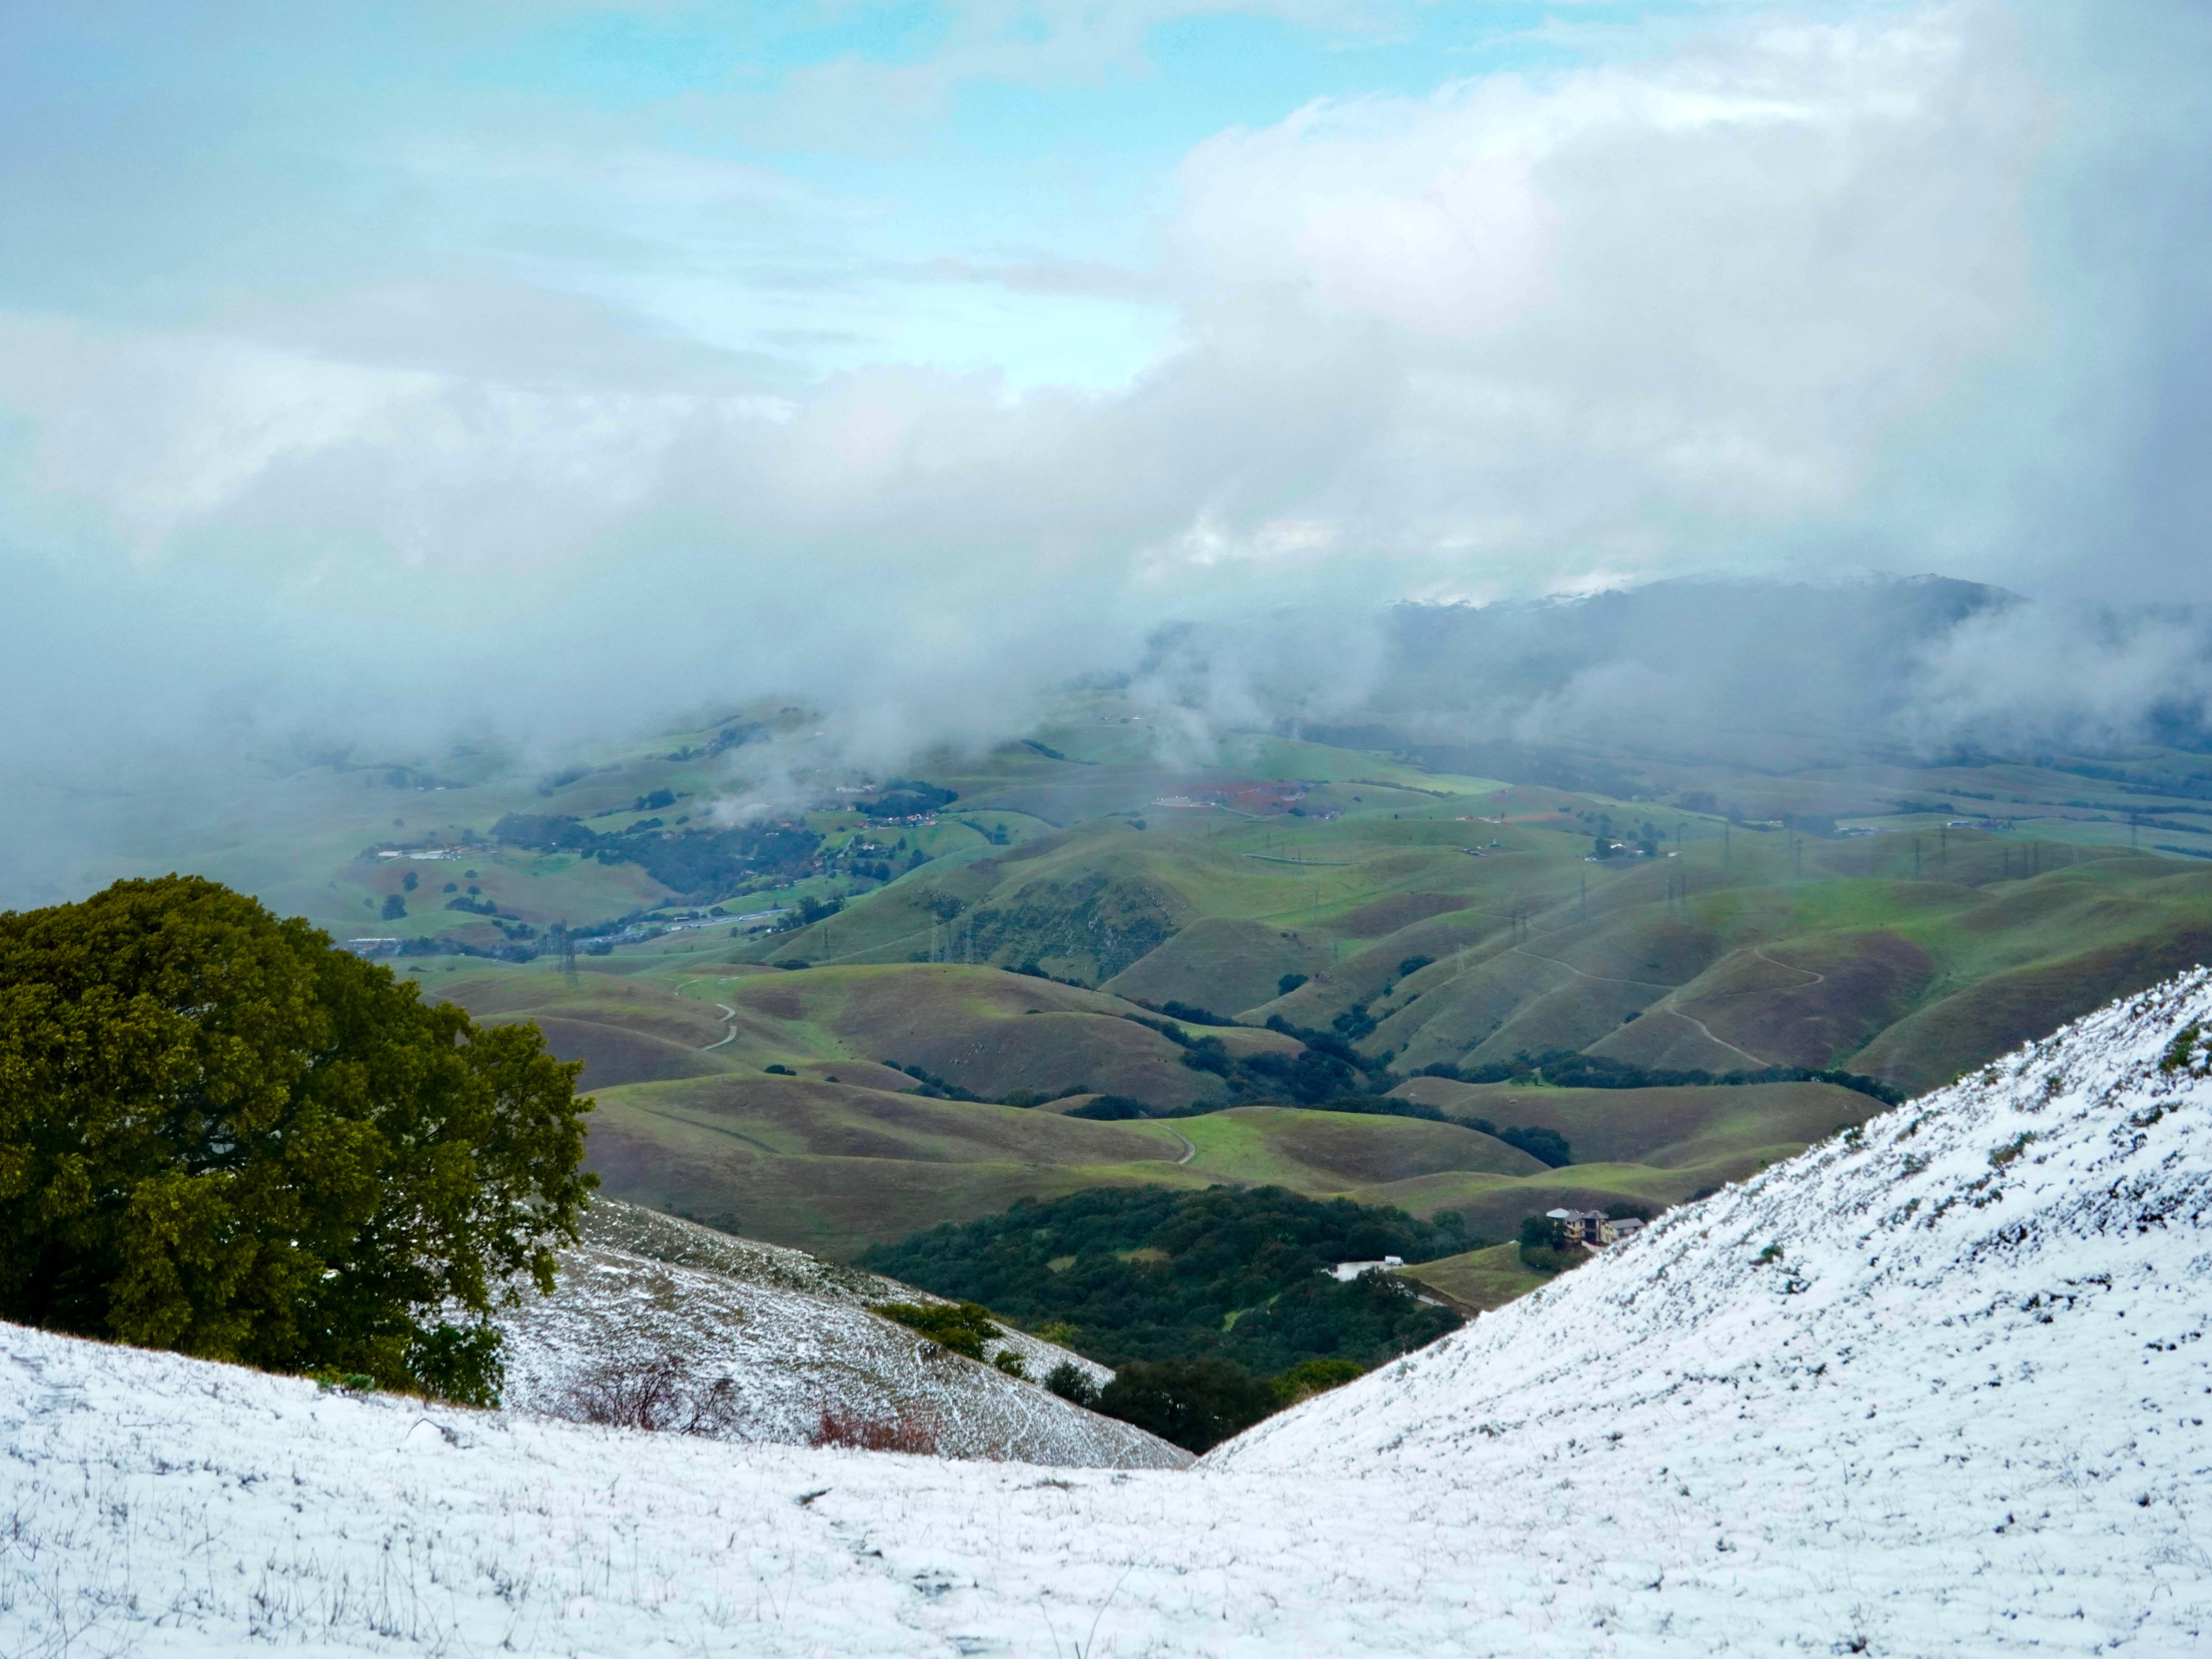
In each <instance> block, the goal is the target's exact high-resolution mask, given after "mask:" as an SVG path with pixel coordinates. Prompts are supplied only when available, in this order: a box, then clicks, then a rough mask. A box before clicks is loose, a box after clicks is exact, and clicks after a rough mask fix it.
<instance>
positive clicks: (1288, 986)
mask: <svg viewBox="0 0 2212 1659" xmlns="http://www.w3.org/2000/svg"><path fill="white" fill-rule="evenodd" d="M1305 982H1306V976H1305V975H1304V974H1285V975H1284V976H1282V977H1281V979H1279V980H1277V981H1275V995H1277V996H1288V995H1290V994H1291V993H1292V992H1293V991H1294V990H1296V989H1297V988H1299V987H1300V986H1301V985H1303V984H1304V983H1305Z"/></svg>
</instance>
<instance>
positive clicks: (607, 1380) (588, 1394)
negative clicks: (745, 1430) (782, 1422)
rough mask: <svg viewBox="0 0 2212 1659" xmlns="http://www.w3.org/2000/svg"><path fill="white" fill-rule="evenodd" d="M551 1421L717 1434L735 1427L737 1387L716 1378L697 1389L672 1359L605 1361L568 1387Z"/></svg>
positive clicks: (670, 1355) (684, 1368)
mask: <svg viewBox="0 0 2212 1659" xmlns="http://www.w3.org/2000/svg"><path fill="white" fill-rule="evenodd" d="M553 1415H555V1416H556V1417H565V1418H567V1419H568V1420H569V1421H570V1422H572V1423H602V1424H605V1425H607V1427H613V1428H642V1429H645V1430H648V1431H651V1432H653V1433H677V1434H721V1433H728V1431H729V1430H730V1429H732V1428H734V1427H735V1426H736V1421H737V1385H736V1383H734V1382H732V1381H731V1380H730V1379H729V1378H728V1377H727V1376H718V1377H716V1378H715V1380H714V1381H713V1382H712V1383H708V1384H706V1385H705V1386H704V1387H701V1386H700V1385H699V1383H697V1381H696V1379H695V1378H694V1377H693V1376H692V1374H691V1368H690V1365H689V1364H688V1363H686V1362H685V1361H684V1360H683V1358H682V1357H680V1356H678V1355H676V1354H673V1353H663V1354H658V1355H656V1356H654V1357H652V1358H648V1359H615V1360H609V1361H607V1363H605V1364H603V1365H600V1366H598V1367H596V1368H594V1370H591V1371H588V1372H587V1373H586V1374H585V1375H584V1376H582V1377H580V1378H578V1379H577V1380H576V1381H575V1382H574V1383H570V1384H569V1387H568V1389H566V1390H565V1391H564V1392H563V1394H562V1395H561V1397H560V1398H559V1399H558V1400H557V1401H556V1402H555V1404H554V1407H553Z"/></svg>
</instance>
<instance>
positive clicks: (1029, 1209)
mask: <svg viewBox="0 0 2212 1659" xmlns="http://www.w3.org/2000/svg"><path fill="white" fill-rule="evenodd" d="M1458 1222H1459V1217H1457V1216H1451V1217H1449V1218H1448V1219H1446V1218H1444V1217H1440V1218H1439V1220H1438V1221H1437V1222H1426V1221H1420V1220H1417V1219H1415V1218H1414V1217H1412V1216H1409V1215H1408V1214H1406V1213H1405V1212H1404V1211H1402V1210H1387V1209H1382V1208H1379V1207H1376V1206H1373V1205H1360V1204H1355V1203H1353V1202H1352V1201H1351V1200H1350V1199H1348V1198H1335V1199H1327V1200H1323V1199H1316V1198H1301V1197H1300V1196H1299V1195H1298V1194H1296V1193H1294V1192H1286V1191H1285V1190H1283V1189H1282V1188H1281V1187H1259V1188H1254V1189H1249V1190H1242V1191H1240V1190H1237V1189H1234V1188H1230V1187H1224V1186H1216V1187H1209V1188H1208V1189H1206V1190H1205V1192H1182V1191H1177V1190H1175V1189H1173V1188H1167V1187H1156V1186H1154V1187H1112V1188H1099V1189H1095V1190H1093V1191H1090V1192H1077V1193H1071V1194H1070V1195H1069V1196H1068V1197H1066V1198H1055V1199H1052V1200H1049V1201H1045V1202H1039V1201H1036V1200H1033V1199H1024V1200H1022V1201H1021V1202H1020V1203H1019V1204H1017V1205H1014V1208H1013V1209H1011V1210H1009V1211H1006V1212H1005V1213H1003V1214H1001V1215H997V1216H988V1217H983V1218H982V1219H981V1220H977V1221H972V1222H968V1223H965V1224H960V1225H954V1224H950V1223H947V1224H944V1225H943V1226H939V1227H937V1228H934V1229H932V1230H930V1231H928V1232H925V1233H918V1234H916V1235H914V1236H912V1237H911V1238H908V1239H906V1240H904V1241H902V1242H901V1243H896V1244H889V1245H878V1246H876V1247H875V1248H874V1249H871V1250H869V1251H868V1253H867V1255H864V1256H863V1257H862V1258H861V1259H862V1261H863V1262H865V1263H866V1264H867V1265H868V1266H869V1267H871V1268H875V1269H876V1270H877V1271H879V1272H881V1273H885V1274H890V1275H891V1276H893V1277H894V1278H898V1279H901V1280H904V1281H906V1283H908V1284H912V1285H919V1286H920V1287H922V1288H924V1289H925V1290H929V1291H933V1292H935V1293H936V1294H938V1295H940V1296H950V1297H954V1298H957V1299H959V1300H963V1301H970V1302H977V1303H981V1304H983V1305H984V1306H988V1307H991V1308H993V1309H995V1310H996V1311H997V1312H998V1313H1000V1314H1001V1315H1002V1316H1004V1317H1007V1318H1009V1319H1015V1320H1017V1321H1019V1322H1020V1323H1021V1324H1022V1325H1026V1326H1028V1327H1029V1328H1032V1329H1035V1328H1037V1327H1039V1326H1041V1325H1047V1324H1053V1323H1058V1324H1063V1325H1067V1326H1070V1327H1072V1329H1073V1332H1074V1334H1073V1335H1072V1336H1071V1337H1070V1338H1067V1345H1068V1346H1070V1347H1072V1348H1074V1349H1076V1350H1077V1351H1078V1352H1080V1353H1083V1354H1085V1355H1087V1356H1089V1357H1091V1358H1093V1359H1096V1360H1098V1361H1100V1362H1101V1363H1105V1364H1109V1365H1122V1364H1124V1363H1127V1362H1128V1361H1130V1360H1133V1359H1145V1360H1155V1361H1166V1360H1186V1359H1200V1358H1215V1359H1223V1360H1227V1361H1230V1362H1231V1363H1235V1364H1236V1365H1238V1366H1240V1367H1241V1368H1243V1370H1246V1371H1248V1372H1249V1373H1251V1374H1253V1375H1255V1376H1275V1375H1278V1374H1279V1373H1281V1372H1283V1371H1285V1370H1288V1369H1290V1368H1291V1367H1292V1366H1294V1365H1296V1364H1298V1363H1300V1362H1301V1361H1304V1360H1309V1359H1332V1358H1333V1359H1345V1360H1350V1361H1351V1362H1353V1363H1356V1364H1357V1365H1359V1366H1362V1367H1365V1366H1369V1365H1373V1364H1376V1363H1381V1362H1382V1361H1383V1360H1386V1359H1389V1358H1391V1357H1394V1356H1395V1355H1397V1354H1401V1353H1403V1352H1405V1351H1407V1350H1408V1349H1412V1348H1417V1347H1419V1346H1421V1344H1425V1343H1428V1342H1432V1341H1433V1340H1434V1339H1435V1338H1438V1337H1440V1336H1441V1335H1443V1334H1444V1333H1445V1332H1446V1331H1449V1330H1452V1329H1453V1328H1454V1327H1456V1326H1457V1325H1459V1316H1458V1315H1457V1314H1455V1313H1451V1312H1450V1311H1449V1310H1448V1309H1446V1308H1441V1307H1438V1306H1433V1305H1431V1304H1429V1303H1427V1302H1423V1301H1421V1300H1419V1299H1418V1298H1417V1297H1416V1296H1415V1295H1414V1292H1413V1289H1412V1287H1411V1286H1409V1285H1408V1283H1407V1282H1406V1281H1403V1280H1402V1279H1400V1278H1397V1277H1396V1276H1395V1275H1392V1274H1367V1275H1365V1276H1363V1277H1362V1278H1358V1279H1355V1280H1353V1281H1351V1282H1349V1283H1339V1282H1338V1281H1336V1280H1334V1279H1332V1278H1331V1277H1329V1276H1328V1275H1327V1274H1325V1273H1324V1272H1323V1271H1322V1269H1323V1268H1326V1267H1328V1266H1329V1265H1331V1264H1332V1263H1334V1262H1344V1261H1373V1260H1376V1259H1377V1258H1380V1257H1382V1256H1384V1255H1402V1256H1403V1257H1405V1258H1406V1259H1407V1260H1408V1261H1409V1262H1419V1261H1427V1260H1431V1259H1433V1258H1434V1257H1437V1256H1440V1255H1456V1254H1458V1253H1459V1252H1460V1251H1462V1250H1465V1249H1471V1248H1472V1247H1473V1246H1474V1245H1475V1244H1476V1243H1480V1242H1481V1241H1479V1240H1474V1239H1470V1238H1469V1237H1468V1236H1467V1234H1466V1232H1465V1228H1464V1226H1462V1225H1459V1224H1458ZM1056 1263H1057V1264H1058V1265H1057V1266H1055V1264H1056Z"/></svg>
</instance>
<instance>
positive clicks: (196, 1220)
mask: <svg viewBox="0 0 2212 1659" xmlns="http://www.w3.org/2000/svg"><path fill="white" fill-rule="evenodd" d="M580 1069H581V1068H579V1067H577V1066H575V1065H563V1064H562V1063H560V1062H559V1061H556V1060H555V1059H554V1058H551V1057H550V1055H548V1054H547V1053H546V1052H545V1049H544V1044H543V1039H542V1038H541V1037H540V1035H539V1033H538V1031H537V1027H535V1026H530V1025H521V1026H504V1027H479V1026H477V1025H475V1024H474V1022H472V1021H471V1020H470V1019H469V1018H468V1016H467V1014H465V1013H463V1012H462V1011H461V1009H460V1008H458V1007H454V1006H453V1005H451V1004H449V1003H441V1004H439V1005H437V1006H435V1007H425V1006H424V1005H423V1002H422V1001H421V1000H420V996H419V993H418V989H417V988H416V986H414V985H412V984H410V983H407V982H402V981H398V980H396V979H395V978H394V977H393V976H392V974H391V970H390V969H387V968H385V967H382V966H380V965H378V964H376V963H370V962H366V961H364V960H362V959H361V958H359V957H355V956H353V955H352V954H350V953H348V952H346V951H343V950H337V949H335V948H334V947H333V946H332V944H331V943H330V941H329V938H328V937H327V935H325V934H323V933H321V932H320V931H316V930H315V929H314V928H312V927H310V926H309V925H308V924H307V923H306V922H305V921H304V920H302V919H300V918H293V919H291V920H289V921H279V920H278V919H277V918H275V917H274V916H272V915H271V914H270V912H268V911H266V910H264V908H263V907H262V906H260V905H258V904H257V903H255V902H254V901H253V900H252V899H249V898H246V897H245V896H244V895H242V894H239V893H233V892H232V891H230V890H229V889H228V888H226V887H222V886H220V885H219V884H217V883H215V882H213V881H207V880H200V879H199V878H197V877H191V876H175V875H171V876H168V877H164V878H161V879H158V880H130V881H119V882H118V883H116V884H115V885H114V886H113V887H109V888H107V889H106V890H105V892H102V893H97V894H95V895H94V896H93V897H92V898H90V899H86V900H84V901H83V902H82V903H79V904H73V905H60V906H54V907H52V908H50V909H46V910H37V911H29V912H8V913H5V914H0V1317H3V1318H6V1319H11V1320H14V1321H16V1322H17V1323H20V1324H26V1325H40V1326H43V1327H46V1328H48V1329H52V1330H58V1331H66V1332H74V1333H77V1334H79V1335H86V1336H99V1337H107V1338H116V1339H118V1340H121V1341H124V1342H127V1343H131V1344H138V1345H141V1346H147V1347H159V1348H171V1349H175V1350H176V1351H180V1352H182V1353H188V1354H193V1355H196V1356H199V1357H204V1358H209V1359H222V1360H231V1361H235V1362H238V1363H245V1364H251V1365H257V1366H261V1367H263V1368H264V1369H268V1370H289V1371H308V1370H325V1369H327V1370H341V1371H346V1372H350V1373H362V1374H366V1375H368V1376H373V1377H374V1378H375V1379H376V1380H377V1381H378V1383H379V1384H382V1385H384V1386H386V1387H399V1388H420V1389H427V1390H429V1391H430V1392H433V1393H436V1394H440V1395H445V1396H447V1397H449V1398H453V1399H458V1400H464V1401H473V1402H481V1403H489V1402H492V1401H493V1400H495V1399H496V1397H497V1395H498V1392H499V1383H500V1380H501V1373H500V1367H499V1343H498V1334H497V1332H496V1331H495V1330H493V1328H492V1327H491V1326H490V1325H488V1324H487V1323H486V1316H487V1315H488V1314H489V1313H490V1312H491V1311H492V1310H493V1308H494V1307H496V1306H499V1305H500V1304H501V1303H502V1302H503V1301H510V1300H513V1299H514V1298H515V1297H516V1296H517V1295H518V1294H519V1288H520V1287H521V1286H522V1285H523V1284H524V1283H525V1282H534V1283H535V1284H536V1285H537V1287H538V1288H540V1289H541V1290H550V1288H551V1287H552V1282H553V1264H554V1257H553V1249H554V1247H555V1246H556V1244H559V1243H564V1242H573V1241H574V1239H575V1236H576V1220H577V1217H578V1216H579V1214H580V1213H581V1211H582V1206H583V1205H584V1203H585V1200H586V1197H587V1194H588V1191H589V1190H590V1188H591V1187H593V1186H594V1185H597V1178H596V1177H594V1176H590V1175H587V1174H584V1173H582V1171H581V1168H580V1166H581V1164H582V1156H583V1142H584V1123H583V1119H584V1115H585V1114H586V1113H587V1112H588V1111H589V1109H590V1108H591V1103H590V1101H588V1100H579V1099H578V1098H577V1097H576V1096H575V1078H576V1074H577V1072H578V1071H579V1070H580Z"/></svg>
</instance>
